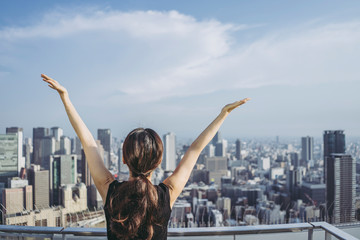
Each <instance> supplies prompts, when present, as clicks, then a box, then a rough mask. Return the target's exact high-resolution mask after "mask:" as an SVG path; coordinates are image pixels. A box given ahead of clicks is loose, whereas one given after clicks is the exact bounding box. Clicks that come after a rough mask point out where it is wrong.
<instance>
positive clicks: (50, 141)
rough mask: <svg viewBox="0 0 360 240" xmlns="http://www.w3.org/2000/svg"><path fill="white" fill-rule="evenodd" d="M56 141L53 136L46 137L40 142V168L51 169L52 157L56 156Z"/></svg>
mask: <svg viewBox="0 0 360 240" xmlns="http://www.w3.org/2000/svg"><path fill="white" fill-rule="evenodd" d="M55 149H56V141H55V138H54V137H53V136H46V137H43V138H41V140H40V152H39V153H40V155H39V157H40V159H41V162H40V166H41V167H42V168H44V169H46V170H49V169H50V156H51V155H53V154H55Z"/></svg>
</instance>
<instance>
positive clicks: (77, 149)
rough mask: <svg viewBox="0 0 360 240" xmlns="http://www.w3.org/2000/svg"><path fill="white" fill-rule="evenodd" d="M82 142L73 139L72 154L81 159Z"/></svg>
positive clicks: (76, 138)
mask: <svg viewBox="0 0 360 240" xmlns="http://www.w3.org/2000/svg"><path fill="white" fill-rule="evenodd" d="M81 149H82V147H81V142H80V139H79V138H78V137H75V138H72V139H71V154H76V155H78V157H79V158H80V156H81Z"/></svg>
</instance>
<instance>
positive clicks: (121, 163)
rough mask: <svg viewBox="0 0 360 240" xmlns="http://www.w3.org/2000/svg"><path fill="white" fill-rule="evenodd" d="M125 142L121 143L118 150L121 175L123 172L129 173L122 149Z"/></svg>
mask: <svg viewBox="0 0 360 240" xmlns="http://www.w3.org/2000/svg"><path fill="white" fill-rule="evenodd" d="M123 144H124V143H123V142H121V143H120V147H119V150H118V173H119V175H120V174H121V173H124V174H127V173H129V168H128V166H127V165H126V164H124V163H123V151H122V147H123Z"/></svg>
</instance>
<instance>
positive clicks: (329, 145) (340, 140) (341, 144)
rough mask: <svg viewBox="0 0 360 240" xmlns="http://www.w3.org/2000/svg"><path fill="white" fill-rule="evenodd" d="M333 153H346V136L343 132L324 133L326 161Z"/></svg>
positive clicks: (328, 131) (329, 131) (330, 131)
mask: <svg viewBox="0 0 360 240" xmlns="http://www.w3.org/2000/svg"><path fill="white" fill-rule="evenodd" d="M332 153H345V134H344V131H343V130H336V131H332V130H327V131H324V160H325V158H326V157H330V155H331V154H332Z"/></svg>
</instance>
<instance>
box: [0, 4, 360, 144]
mask: <svg viewBox="0 0 360 240" xmlns="http://www.w3.org/2000/svg"><path fill="white" fill-rule="evenodd" d="M359 7H360V3H359V2H358V1H347V2H340V1H327V2H326V4H324V3H323V2H320V1H315V2H313V1H311V2H310V1H309V2H301V3H288V2H287V1H277V2H268V1H256V2H242V1H241V2H240V1H228V2H227V3H226V4H224V3H220V2H217V1H196V2H195V3H194V2H192V1H191V2H190V1H185V2H176V3H175V2H172V1H121V2H117V1H101V2H99V1H76V2H73V1H51V2H48V1H36V2H31V3H30V2H27V1H16V3H14V2H10V1H2V2H1V3H0V52H1V54H0V85H1V89H2V93H1V96H0V100H1V102H2V103H3V104H2V107H1V112H2V114H1V119H2V120H1V123H0V129H5V128H6V127H9V126H20V127H23V129H24V135H25V136H31V131H32V128H33V127H37V126H44V127H51V126H61V127H62V128H64V130H65V131H66V132H68V133H73V134H70V135H74V132H73V131H72V130H71V126H70V124H69V123H68V119H67V117H66V115H65V112H64V109H63V106H62V104H61V102H60V99H59V97H58V96H57V94H56V92H54V91H52V89H49V88H48V87H47V86H46V85H44V84H43V82H42V81H41V78H40V74H41V73H46V74H48V75H49V76H51V77H53V78H54V79H57V80H58V81H60V82H61V83H62V84H63V85H64V86H65V87H66V88H67V89H68V91H69V93H70V96H71V97H72V99H73V102H74V105H75V106H76V107H77V108H78V111H79V112H80V114H81V116H82V117H83V119H84V121H85V122H86V123H87V124H88V126H89V128H90V129H91V131H92V132H93V133H95V131H96V129H97V128H99V127H102V128H111V129H112V132H113V134H114V136H124V135H126V134H127V133H128V132H129V131H130V130H131V129H133V128H135V127H138V126H145V127H151V128H154V129H155V130H157V131H158V132H160V133H165V132H168V131H173V132H175V133H176V134H177V136H178V137H180V138H181V137H183V138H194V137H195V136H196V135H197V134H198V133H200V131H201V130H202V129H204V128H205V127H206V125H207V124H208V123H209V122H210V121H211V120H212V118H213V117H214V116H215V115H216V114H217V113H218V112H219V111H220V109H221V108H222V106H223V105H224V104H226V103H229V102H232V101H235V100H238V99H241V98H244V97H251V98H252V100H251V102H249V103H248V104H247V105H246V106H243V107H242V108H241V109H238V110H236V112H234V114H233V115H232V116H231V117H230V118H229V119H228V120H227V122H226V124H225V125H224V126H223V128H222V132H223V134H224V136H228V137H233V138H236V137H238V136H276V135H279V136H296V137H298V136H303V135H311V136H314V137H321V134H322V132H323V130H325V129H344V130H345V131H346V134H347V136H349V137H351V136H360V127H359V124H358V123H359V120H360V112H359V111H358V106H357V104H356V103H357V102H359V101H360V96H359V94H358V89H360V81H359V76H358V69H357V67H356V66H357V65H358V64H357V63H358V62H359V61H360V48H359V44H358V43H359V41H360V18H359V15H358V10H359ZM2 131H3V130H2Z"/></svg>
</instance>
